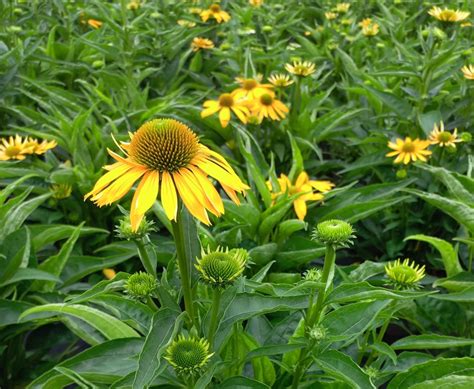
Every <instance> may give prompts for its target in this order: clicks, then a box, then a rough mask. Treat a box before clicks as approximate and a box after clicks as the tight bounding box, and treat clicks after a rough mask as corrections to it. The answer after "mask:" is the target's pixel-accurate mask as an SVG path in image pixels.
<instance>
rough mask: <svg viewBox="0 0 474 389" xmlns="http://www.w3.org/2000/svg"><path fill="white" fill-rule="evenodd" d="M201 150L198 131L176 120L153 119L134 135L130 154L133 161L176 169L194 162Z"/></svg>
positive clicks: (170, 170)
mask: <svg viewBox="0 0 474 389" xmlns="http://www.w3.org/2000/svg"><path fill="white" fill-rule="evenodd" d="M198 150H199V141H198V137H197V136H196V134H195V133H194V132H193V131H191V129H190V128H189V127H188V126H186V125H185V124H183V123H181V122H178V121H177V120H174V119H156V120H151V121H149V122H147V123H145V124H144V125H143V126H141V127H140V128H139V129H138V130H137V132H136V133H135V134H134V136H133V138H132V140H131V142H130V146H129V154H130V157H131V158H132V160H133V161H135V162H137V163H139V164H141V165H145V166H146V167H148V168H150V169H154V170H158V171H160V172H163V171H167V172H171V173H172V172H175V171H177V170H179V169H181V168H183V167H185V166H188V164H189V163H190V162H191V160H192V159H193V158H194V156H195V155H196V154H197V152H198Z"/></svg>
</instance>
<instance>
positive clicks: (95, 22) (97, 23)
mask: <svg viewBox="0 0 474 389" xmlns="http://www.w3.org/2000/svg"><path fill="white" fill-rule="evenodd" d="M87 24H88V25H89V26H91V27H92V28H95V29H98V28H100V27H102V24H103V23H102V22H101V21H100V20H96V19H88V20H87Z"/></svg>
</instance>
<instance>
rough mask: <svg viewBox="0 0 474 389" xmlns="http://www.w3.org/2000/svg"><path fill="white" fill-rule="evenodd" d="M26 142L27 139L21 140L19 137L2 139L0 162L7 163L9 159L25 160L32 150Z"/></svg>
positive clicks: (0, 143)
mask: <svg viewBox="0 0 474 389" xmlns="http://www.w3.org/2000/svg"><path fill="white" fill-rule="evenodd" d="M27 142H28V141H27V139H23V138H22V137H21V136H20V135H15V137H13V136H10V137H9V138H8V140H7V139H6V138H2V139H1V142H0V161H8V160H10V159H16V160H19V161H21V160H23V159H25V158H26V155H27V154H31V149H32V148H33V146H32V145H29V144H27ZM25 154H26V155H25Z"/></svg>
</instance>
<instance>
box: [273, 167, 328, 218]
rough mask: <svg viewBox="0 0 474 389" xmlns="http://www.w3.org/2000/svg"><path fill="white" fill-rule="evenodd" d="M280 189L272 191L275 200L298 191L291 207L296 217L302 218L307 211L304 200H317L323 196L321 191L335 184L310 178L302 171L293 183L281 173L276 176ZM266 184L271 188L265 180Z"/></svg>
mask: <svg viewBox="0 0 474 389" xmlns="http://www.w3.org/2000/svg"><path fill="white" fill-rule="evenodd" d="M278 185H279V186H280V191H279V192H276V193H272V197H273V199H274V200H275V199H276V198H277V197H278V196H280V195H285V194H286V195H289V196H291V195H294V194H297V193H299V194H300V196H299V197H297V198H296V199H295V200H294V201H293V207H294V210H295V213H296V216H298V219H300V220H304V218H305V216H306V212H307V206H306V202H308V201H318V200H322V199H323V198H324V195H323V193H325V192H328V191H330V190H331V189H332V188H333V187H334V186H335V185H334V184H333V183H332V182H331V181H319V180H310V179H309V176H308V173H306V172H305V171H302V172H301V173H300V174H299V176H298V178H297V179H296V181H295V183H294V184H293V183H292V182H291V181H290V179H289V178H288V176H286V175H285V174H281V175H280V178H278ZM267 186H268V188H269V189H270V190H272V186H271V183H270V182H269V181H267Z"/></svg>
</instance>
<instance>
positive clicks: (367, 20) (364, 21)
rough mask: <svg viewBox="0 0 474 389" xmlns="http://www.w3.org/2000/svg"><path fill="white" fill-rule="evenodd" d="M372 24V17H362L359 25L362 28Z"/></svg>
mask: <svg viewBox="0 0 474 389" xmlns="http://www.w3.org/2000/svg"><path fill="white" fill-rule="evenodd" d="M371 24H372V19H371V18H365V19H362V21H361V22H359V26H360V27H362V28H364V27H367V26H370V25H371Z"/></svg>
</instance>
